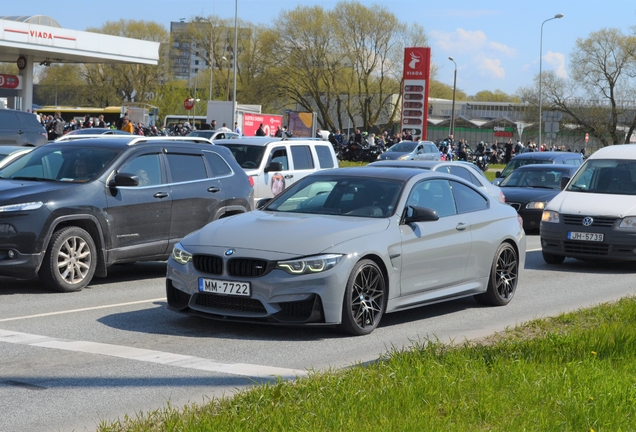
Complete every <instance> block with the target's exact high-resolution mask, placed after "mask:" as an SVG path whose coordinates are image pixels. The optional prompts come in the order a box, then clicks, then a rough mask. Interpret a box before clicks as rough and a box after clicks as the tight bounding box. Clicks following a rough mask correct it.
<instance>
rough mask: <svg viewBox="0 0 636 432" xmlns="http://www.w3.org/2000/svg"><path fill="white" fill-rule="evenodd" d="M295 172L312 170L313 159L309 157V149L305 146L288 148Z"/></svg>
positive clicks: (292, 145)
mask: <svg viewBox="0 0 636 432" xmlns="http://www.w3.org/2000/svg"><path fill="white" fill-rule="evenodd" d="M289 147H290V149H291V154H292V158H293V160H294V169H295V170H305V169H313V168H314V159H313V157H312V156H311V149H310V148H309V146H307V145H294V144H291V145H290V146H289Z"/></svg>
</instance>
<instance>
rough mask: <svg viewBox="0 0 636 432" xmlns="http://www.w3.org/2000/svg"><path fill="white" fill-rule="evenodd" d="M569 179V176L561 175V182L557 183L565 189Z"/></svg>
mask: <svg viewBox="0 0 636 432" xmlns="http://www.w3.org/2000/svg"><path fill="white" fill-rule="evenodd" d="M569 181H570V177H561V183H560V184H559V186H560V187H561V190H563V189H565V187H566V186H567V185H568V182H569Z"/></svg>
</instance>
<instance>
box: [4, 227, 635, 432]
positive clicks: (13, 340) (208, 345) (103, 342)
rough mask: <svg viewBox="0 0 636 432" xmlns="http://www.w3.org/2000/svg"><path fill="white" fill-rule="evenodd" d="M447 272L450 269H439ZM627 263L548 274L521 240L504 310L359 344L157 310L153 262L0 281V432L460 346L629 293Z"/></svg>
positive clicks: (158, 268)
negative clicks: (63, 280) (79, 278)
mask: <svg viewBox="0 0 636 432" xmlns="http://www.w3.org/2000/svg"><path fill="white" fill-rule="evenodd" d="M448 266H449V269H448V271H453V264H452V263H450V262H449V263H448ZM635 269H636V264H611V265H608V264H605V265H594V264H590V263H584V262H580V261H576V260H571V259H567V260H566V261H565V263H564V264H562V265H560V266H548V265H546V264H545V263H544V262H543V259H542V258H541V252H540V248H539V238H538V236H536V235H530V236H529V238H528V255H527V262H526V268H525V271H524V273H523V274H522V279H521V282H520V284H519V287H518V290H517V294H516V296H515V299H514V300H513V302H512V303H511V304H510V305H508V306H506V307H498V308H492V307H483V306H479V305H478V304H477V303H476V302H475V301H474V300H473V299H472V298H467V299H463V300H459V301H454V302H449V303H442V304H438V305H433V306H427V307H422V308H417V309H412V310H408V311H404V312H399V313H395V314H390V315H386V316H385V317H384V318H383V321H382V323H381V325H380V327H379V328H378V329H377V330H376V331H375V332H373V333H372V334H371V335H369V336H364V337H348V336H343V335H341V334H338V333H335V332H333V331H332V330H331V329H328V328H285V327H271V326H255V325H246V324H232V323H224V322H216V321H210V320H205V319H200V318H192V317H187V316H183V315H180V314H176V313H174V312H169V311H168V310H167V309H166V304H165V294H164V274H165V270H166V269H165V264H163V263H141V264H135V265H121V266H115V267H113V268H111V271H110V274H109V277H108V278H106V279H97V280H96V283H93V284H92V285H91V286H90V287H89V288H87V289H84V290H83V291H81V292H79V293H70V294H61V293H51V292H48V291H46V290H44V289H43V288H42V287H40V285H39V284H38V282H37V281H16V280H13V279H10V278H1V277H0V400H1V401H2V409H1V413H0V431H3V432H4V431H12V432H13V431H34V432H35V431H56V430H59V431H72V430H75V431H84V430H86V431H91V430H95V428H96V427H97V425H98V424H99V423H100V421H102V420H103V421H108V420H114V419H117V418H123V416H124V415H125V414H128V415H131V416H135V415H136V414H137V413H139V412H148V411H152V410H155V409H158V408H160V407H163V406H164V405H165V403H166V402H168V401H169V402H170V403H171V404H172V405H177V406H180V405H183V404H185V403H187V402H204V401H206V400H208V399H209V398H210V397H214V396H221V395H228V394H231V393H233V392H234V391H236V390H237V389H241V388H244V387H245V386H249V385H250V384H252V383H254V382H262V381H264V380H267V379H271V378H270V377H272V376H282V377H290V378H291V377H295V376H299V375H303V374H305V373H307V372H308V371H322V370H327V369H330V368H342V367H348V366H352V365H355V364H358V363H361V362H368V361H373V360H375V359H377V358H378V357H379V356H380V355H382V354H385V353H387V352H388V351H390V350H392V349H401V348H403V347H407V346H410V345H412V344H413V343H414V342H417V341H425V340H426V339H427V338H437V339H439V340H442V341H451V340H452V341H462V340H465V339H471V338H476V337H481V336H484V335H487V334H490V333H493V332H495V331H500V330H503V329H505V328H506V327H509V326H514V325H515V324H519V323H522V322H525V321H528V320H531V319H534V318H538V317H545V316H551V315H556V314H558V313H560V312H563V311H569V310H574V309H578V308H580V307H584V306H588V305H593V304H597V303H601V302H605V301H609V300H613V299H617V298H620V297H623V296H626V295H631V294H634V292H635V291H636V281H635V280H634V278H633V273H634V270H635Z"/></svg>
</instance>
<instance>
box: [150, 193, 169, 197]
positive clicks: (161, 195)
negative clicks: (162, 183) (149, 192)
mask: <svg viewBox="0 0 636 432" xmlns="http://www.w3.org/2000/svg"><path fill="white" fill-rule="evenodd" d="M167 196H168V193H167V192H157V193H156V194H154V195H153V197H155V198H166V197H167Z"/></svg>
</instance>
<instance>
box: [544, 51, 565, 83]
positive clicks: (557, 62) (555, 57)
mask: <svg viewBox="0 0 636 432" xmlns="http://www.w3.org/2000/svg"><path fill="white" fill-rule="evenodd" d="M543 60H544V61H545V63H547V64H548V65H549V66H552V69H554V71H555V73H556V75H557V76H558V77H559V78H567V77H568V72H567V70H566V69H565V55H563V54H561V53H556V52H552V51H548V52H547V53H546V54H545V55H544V56H543Z"/></svg>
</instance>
